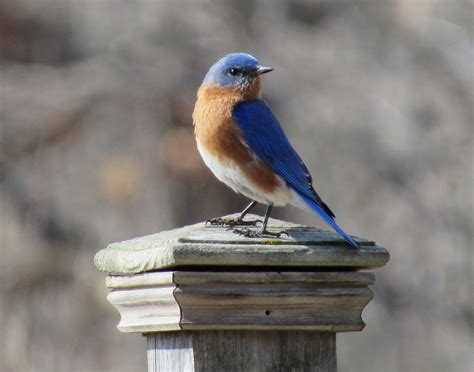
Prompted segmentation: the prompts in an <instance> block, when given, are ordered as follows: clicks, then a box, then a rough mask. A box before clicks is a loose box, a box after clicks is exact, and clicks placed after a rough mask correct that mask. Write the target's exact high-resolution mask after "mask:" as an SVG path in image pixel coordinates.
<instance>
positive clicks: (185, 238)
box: [95, 216, 389, 372]
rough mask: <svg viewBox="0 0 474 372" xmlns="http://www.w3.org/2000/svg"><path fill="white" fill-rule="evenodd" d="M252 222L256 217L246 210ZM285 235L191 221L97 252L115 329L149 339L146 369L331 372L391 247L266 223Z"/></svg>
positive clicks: (355, 328)
mask: <svg viewBox="0 0 474 372" xmlns="http://www.w3.org/2000/svg"><path fill="white" fill-rule="evenodd" d="M248 218H249V219H252V218H258V217H257V216H249V217H248ZM269 226H270V229H271V230H274V231H281V230H285V231H286V232H287V233H288V235H289V236H288V237H286V236H283V237H282V238H280V239H273V238H244V237H240V236H238V235H236V234H234V233H232V232H230V231H227V229H226V228H222V227H215V226H209V225H207V226H206V225H205V224H204V223H200V224H196V225H192V226H187V227H184V228H180V229H176V230H173V231H167V232H162V233H158V234H154V235H149V236H145V237H142V238H137V239H133V240H129V241H125V242H120V243H114V244H111V245H110V246H109V247H107V248H106V249H104V250H101V251H99V252H98V253H97V255H96V257H95V263H96V266H97V267H98V268H99V270H101V271H104V272H106V273H108V274H109V276H107V278H106V284H107V287H109V288H110V289H111V292H110V294H109V295H108V300H109V302H110V303H111V304H112V305H114V307H115V308H116V309H117V310H118V311H119V313H120V315H121V320H120V323H119V324H118V329H119V330H120V331H122V332H141V333H144V334H145V335H146V336H147V338H148V370H149V371H173V372H174V371H176V372H179V371H220V370H226V371H258V372H260V371H335V370H336V365H337V363H336V332H349V331H360V330H362V329H363V328H364V322H363V321H362V318H361V313H362V310H363V308H364V307H365V306H366V305H367V304H368V303H369V301H370V300H371V299H372V297H373V293H372V291H371V290H370V289H369V288H368V286H369V285H371V284H373V283H374V282H375V276H374V274H373V273H371V272H368V271H360V270H367V269H371V268H376V267H380V266H383V265H384V264H385V263H386V262H387V261H388V259H389V255H388V252H387V251H386V250H385V249H383V248H381V247H378V246H376V245H375V244H374V243H373V242H370V241H367V240H364V239H356V240H357V241H358V242H359V244H360V245H361V247H362V249H361V250H355V249H354V248H351V247H350V246H348V245H347V244H346V243H345V242H344V241H343V240H342V239H340V238H339V237H338V236H337V235H336V234H334V233H331V232H327V231H322V230H318V229H315V228H311V227H305V226H300V225H295V224H291V223H288V222H283V221H278V220H273V219H272V220H270V223H269Z"/></svg>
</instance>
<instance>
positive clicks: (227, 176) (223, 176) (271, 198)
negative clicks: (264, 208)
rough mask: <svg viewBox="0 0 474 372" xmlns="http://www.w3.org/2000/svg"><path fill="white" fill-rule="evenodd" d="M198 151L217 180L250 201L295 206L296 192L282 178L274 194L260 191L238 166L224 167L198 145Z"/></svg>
mask: <svg viewBox="0 0 474 372" xmlns="http://www.w3.org/2000/svg"><path fill="white" fill-rule="evenodd" d="M197 147H198V150H199V153H200V154H201V156H202V159H203V160H204V163H205V164H206V165H207V166H208V167H209V169H210V170H211V171H212V173H214V175H215V176H216V177H217V179H218V180H219V181H221V182H223V183H225V184H226V185H227V186H229V187H230V188H231V189H232V190H234V191H235V192H237V193H239V194H242V195H245V196H246V197H248V198H249V199H252V200H255V201H257V202H259V203H262V204H271V203H273V204H274V205H275V206H283V205H286V204H288V203H291V204H293V202H294V199H295V192H294V191H293V190H292V189H291V188H289V187H288V186H287V185H286V183H285V181H283V179H281V178H280V181H281V182H280V184H281V186H280V187H278V188H277V189H276V190H274V191H273V192H271V193H269V192H265V191H263V190H260V189H259V188H258V186H257V185H255V184H253V183H251V182H250V181H249V180H248V178H247V177H246V176H245V174H244V173H243V172H242V171H241V170H240V168H239V167H237V166H236V165H222V164H221V163H220V162H219V161H217V159H216V158H214V157H213V156H212V155H211V154H209V153H208V152H207V151H206V150H205V149H204V148H203V147H202V146H200V144H199V143H198V146H197Z"/></svg>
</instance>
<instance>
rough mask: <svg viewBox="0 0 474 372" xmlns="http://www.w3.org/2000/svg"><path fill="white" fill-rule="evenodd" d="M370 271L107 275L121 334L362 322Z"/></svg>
mask: <svg viewBox="0 0 474 372" xmlns="http://www.w3.org/2000/svg"><path fill="white" fill-rule="evenodd" d="M374 281H375V277H374V274H373V273H368V272H219V271H218V272H214V271H177V272H154V273H144V274H136V275H127V276H109V277H108V278H107V286H108V287H109V288H110V289H112V292H111V293H110V294H109V295H108V297H107V298H108V300H109V302H110V303H111V304H112V305H114V306H115V308H116V309H117V310H118V312H119V313H120V316H121V319H120V323H119V325H118V328H119V330H121V331H122V332H155V331H171V330H218V329H240V330H243V329H247V330H256V329H259V330H290V329H291V330H312V331H332V332H350V331H360V330H361V329H362V328H363V327H364V322H363V321H362V318H361V313H362V310H363V308H364V307H365V306H366V305H367V303H368V302H369V301H370V300H371V299H372V297H373V293H372V291H371V290H370V289H369V288H368V286H369V285H371V284H373V283H374Z"/></svg>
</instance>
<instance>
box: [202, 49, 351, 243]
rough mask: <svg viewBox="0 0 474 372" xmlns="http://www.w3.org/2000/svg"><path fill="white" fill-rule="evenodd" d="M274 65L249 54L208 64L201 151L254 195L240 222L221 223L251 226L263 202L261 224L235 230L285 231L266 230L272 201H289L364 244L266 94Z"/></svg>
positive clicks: (235, 185) (227, 179)
mask: <svg viewBox="0 0 474 372" xmlns="http://www.w3.org/2000/svg"><path fill="white" fill-rule="evenodd" d="M272 70H273V69H272V68H271V67H264V66H262V65H261V64H260V62H259V61H258V60H257V59H256V58H255V57H253V56H251V55H250V54H246V53H232V54H228V55H226V56H225V57H224V58H222V59H220V60H219V61H217V62H216V63H215V64H214V65H213V66H212V67H211V68H210V69H209V71H208V72H207V74H206V76H205V77H204V80H203V82H202V84H201V86H200V88H199V90H198V93H197V101H196V104H195V107H194V112H193V124H194V132H195V135H196V141H197V147H198V150H199V153H200V154H201V156H202V158H203V160H204V163H206V165H207V166H208V167H209V168H210V170H211V171H212V172H213V173H214V175H215V176H216V177H217V178H218V179H219V180H220V181H221V182H223V183H225V184H226V185H227V186H229V187H230V188H231V189H233V190H234V191H235V192H237V193H240V194H242V195H244V196H246V197H247V198H249V199H251V200H252V202H251V203H250V204H249V205H248V206H247V207H246V208H245V209H244V210H243V211H242V213H241V214H240V216H239V217H238V218H237V219H236V220H235V221H233V222H232V221H223V220H222V219H218V220H219V221H217V223H229V225H231V226H235V225H246V223H245V221H244V220H243V218H244V217H245V215H246V214H247V213H248V212H249V211H250V210H251V209H252V208H253V207H254V206H255V205H256V204H257V203H262V204H266V205H267V210H266V213H265V217H264V220H263V221H261V222H262V226H261V228H260V229H259V230H258V231H252V230H251V229H249V228H247V229H234V231H235V232H237V233H243V234H244V235H246V236H250V237H256V236H265V235H270V236H280V234H278V233H274V232H270V231H268V230H267V223H268V219H269V217H270V213H271V211H272V208H273V206H284V205H287V204H290V205H293V206H296V207H298V208H301V209H303V210H306V211H309V212H313V213H314V212H316V213H317V214H319V215H320V216H321V217H322V218H323V220H324V221H326V222H327V223H328V224H329V225H330V226H331V227H332V228H333V229H334V230H335V231H337V232H338V233H339V234H340V235H341V236H342V237H343V238H344V239H345V240H346V241H347V242H348V243H349V244H351V245H352V246H353V247H355V248H359V245H358V244H357V243H356V242H355V241H354V239H353V238H351V237H350V236H349V235H348V234H347V233H346V232H345V231H344V230H343V229H342V228H341V227H340V226H339V225H338V224H337V223H336V221H335V215H334V213H333V212H332V211H331V210H330V209H329V207H328V206H327V205H326V203H324V201H323V200H322V199H321V197H320V196H319V195H318V193H317V192H316V191H315V190H314V188H313V183H312V177H311V175H310V173H309V171H308V169H307V168H306V166H305V164H304V163H303V161H302V160H301V158H300V157H299V155H298V154H297V152H296V151H295V150H294V149H293V147H292V146H291V144H290V142H289V141H288V139H287V137H286V135H285V133H284V132H283V129H282V127H281V125H280V123H279V122H278V120H277V118H276V117H275V115H274V114H273V112H272V110H271V109H270V107H269V106H268V105H267V103H266V102H265V101H264V100H263V99H262V98H261V91H262V89H261V84H262V82H261V76H262V75H263V74H266V73H268V72H270V71H272ZM211 222H216V219H214V220H211Z"/></svg>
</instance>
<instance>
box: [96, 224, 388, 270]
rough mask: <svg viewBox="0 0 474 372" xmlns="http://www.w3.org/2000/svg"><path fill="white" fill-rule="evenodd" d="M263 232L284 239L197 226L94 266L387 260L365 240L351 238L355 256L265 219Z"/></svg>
mask: <svg viewBox="0 0 474 372" xmlns="http://www.w3.org/2000/svg"><path fill="white" fill-rule="evenodd" d="M229 217H232V216H229ZM247 218H248V219H249V220H251V219H258V218H260V217H259V216H255V215H248V217H247ZM268 228H269V230H271V231H286V232H287V234H288V236H286V235H282V237H281V238H278V239H275V238H265V237H264V238H246V237H242V236H239V235H237V234H235V233H233V232H231V231H229V230H228V229H227V228H225V227H219V226H211V225H206V223H204V222H202V223H197V224H195V225H191V226H186V227H182V228H178V229H175V230H171V231H163V232H160V233H157V234H153V235H147V236H144V237H140V238H135V239H131V240H126V241H123V242H119V243H113V244H110V245H109V246H108V247H107V248H106V249H103V250H101V251H99V252H98V253H97V254H96V256H95V260H94V261H95V265H96V266H97V268H98V269H99V270H100V271H103V272H106V273H109V274H115V275H130V274H137V273H143V272H149V271H157V270H165V269H173V270H175V269H180V270H181V269H183V268H185V269H192V268H197V267H201V268H216V267H234V268H236V267H246V268H255V269H263V268H268V269H270V268H271V267H276V268H285V269H286V270H290V269H298V268H299V269H309V268H316V269H317V268H319V269H322V268H324V267H331V268H341V269H343V270H351V269H352V270H360V269H372V268H377V267H381V266H383V265H385V263H386V262H387V261H388V260H389V254H388V252H387V251H386V250H385V249H384V248H381V247H379V246H377V245H375V243H374V242H372V241H369V240H366V239H361V238H357V237H356V238H355V240H356V241H357V242H358V243H359V244H360V246H361V249H360V250H357V249H354V248H352V247H350V246H349V245H348V244H347V243H346V242H345V241H344V239H342V238H341V237H340V236H339V235H338V234H336V233H333V232H329V231H324V230H320V229H316V228H314V227H307V226H302V225H296V224H293V223H290V222H284V221H280V220H275V219H270V221H269V223H268Z"/></svg>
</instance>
